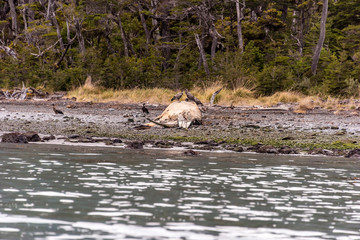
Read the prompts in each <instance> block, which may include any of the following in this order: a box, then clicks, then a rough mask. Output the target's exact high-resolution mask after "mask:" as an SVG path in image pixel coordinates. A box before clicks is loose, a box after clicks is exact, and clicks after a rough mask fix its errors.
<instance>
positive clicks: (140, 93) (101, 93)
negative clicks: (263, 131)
mask: <svg viewBox="0 0 360 240" xmlns="http://www.w3.org/2000/svg"><path fill="white" fill-rule="evenodd" d="M221 87H222V86H221V85H218V84H217V85H213V86H210V87H208V88H206V89H203V88H194V89H192V90H191V92H192V93H193V95H195V96H196V97H197V98H199V99H200V100H201V101H202V102H203V103H205V104H208V103H209V102H210V99H211V96H212V95H213V93H214V92H215V91H216V90H218V89H220V88H221ZM176 93H177V92H176V91H173V90H170V89H165V88H151V89H137V88H136V89H125V90H113V89H103V88H99V87H95V86H93V85H91V84H85V85H84V86H82V87H79V88H77V89H74V90H72V91H70V92H68V93H67V97H69V98H71V97H76V98H77V100H78V101H92V102H119V103H124V104H129V103H142V102H144V103H148V104H169V103H170V99H171V98H172V97H173V96H174V95H175V94H176ZM184 99H185V94H184V95H183V97H182V100H184ZM279 103H284V104H287V103H292V104H295V109H294V111H296V112H298V113H305V112H306V111H308V110H311V109H313V108H315V107H321V108H326V109H333V110H338V111H341V110H353V109H355V108H357V107H358V105H359V103H358V101H357V100H356V99H347V100H341V99H338V98H333V97H326V98H321V97H319V96H306V95H304V94H301V93H298V92H291V91H286V92H277V93H275V94H273V95H272V96H260V97H257V96H256V95H255V93H254V91H252V90H249V89H246V88H237V89H227V88H223V89H222V90H221V92H220V93H219V94H218V95H217V96H216V98H215V104H218V105H222V106H230V105H233V106H262V107H271V106H276V105H277V104H279Z"/></svg>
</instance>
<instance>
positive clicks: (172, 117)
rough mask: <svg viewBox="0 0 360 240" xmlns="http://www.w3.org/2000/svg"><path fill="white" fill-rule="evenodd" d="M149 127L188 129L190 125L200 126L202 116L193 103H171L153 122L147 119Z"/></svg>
mask: <svg viewBox="0 0 360 240" xmlns="http://www.w3.org/2000/svg"><path fill="white" fill-rule="evenodd" d="M148 120H149V121H150V122H151V123H152V124H151V123H150V124H149V126H154V125H159V126H163V127H180V128H185V129H187V128H189V127H190V126H191V125H192V124H201V120H202V115H201V111H200V109H199V107H198V106H197V105H196V103H194V102H187V101H182V102H173V103H171V104H170V105H169V106H168V107H167V108H166V109H165V110H164V112H163V113H162V114H161V115H159V116H157V117H156V118H155V119H154V120H151V119H148Z"/></svg>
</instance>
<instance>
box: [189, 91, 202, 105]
mask: <svg viewBox="0 0 360 240" xmlns="http://www.w3.org/2000/svg"><path fill="white" fill-rule="evenodd" d="M185 94H186V96H187V98H188V100H190V101H193V102H195V103H196V104H197V105H200V106H204V104H202V102H201V101H200V100H199V99H198V98H197V97H195V96H194V95H192V94H191V93H190V92H189V91H188V90H187V89H185Z"/></svg>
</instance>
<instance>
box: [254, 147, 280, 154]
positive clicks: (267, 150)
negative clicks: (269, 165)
mask: <svg viewBox="0 0 360 240" xmlns="http://www.w3.org/2000/svg"><path fill="white" fill-rule="evenodd" d="M257 152H258V153H272V154H278V153H279V150H277V149H276V148H274V147H272V146H262V147H260V148H259V149H258V150H257Z"/></svg>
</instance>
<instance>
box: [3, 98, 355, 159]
mask: <svg viewBox="0 0 360 240" xmlns="http://www.w3.org/2000/svg"><path fill="white" fill-rule="evenodd" d="M52 103H55V104H56V106H57V108H58V109H60V110H62V111H63V112H64V113H65V114H64V115H57V114H55V113H54V112H53V110H52V106H51V104H52ZM141 107H142V104H119V103H86V102H74V101H71V100H56V101H46V100H41V101H39V100H26V101H8V100H2V101H0V132H1V133H8V132H20V133H24V132H29V131H33V132H36V133H39V134H40V135H41V136H48V135H49V136H50V135H54V136H55V140H59V139H60V140H61V139H62V140H63V141H67V142H72V143H78V142H82V143H96V142H102V143H105V144H107V145H121V144H122V145H124V146H125V147H126V146H129V143H130V142H134V141H137V142H141V143H143V144H145V145H148V146H154V147H161V148H170V147H184V148H185V149H186V148H189V149H195V150H196V149H201V150H231V151H238V152H241V151H255V152H261V153H283V154H289V153H290V154H291V153H306V154H322V155H333V156H344V155H346V154H347V153H348V152H349V150H351V149H356V148H360V145H359V143H360V137H359V135H360V121H359V116H358V115H359V114H358V111H357V110H353V111H342V112H340V113H336V114H335V113H334V111H332V110H327V109H321V108H317V109H313V110H311V111H308V112H307V113H305V114H298V113H294V112H293V111H292V107H293V106H291V105H279V106H277V107H273V108H260V107H240V106H238V107H235V108H234V109H231V108H229V107H225V106H212V107H210V106H208V109H207V111H205V112H204V113H203V124H202V125H199V126H192V127H190V128H189V129H188V130H185V129H178V128H162V127H152V128H151V129H146V130H136V129H135V127H136V126H139V125H141V124H145V123H147V122H148V120H146V118H147V117H149V118H155V117H156V116H158V115H159V114H161V112H162V111H163V110H164V109H165V108H166V106H165V105H147V108H148V109H149V112H150V114H149V115H144V114H143V113H142V110H141ZM130 147H131V146H130ZM134 148H136V146H135V147H134Z"/></svg>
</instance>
